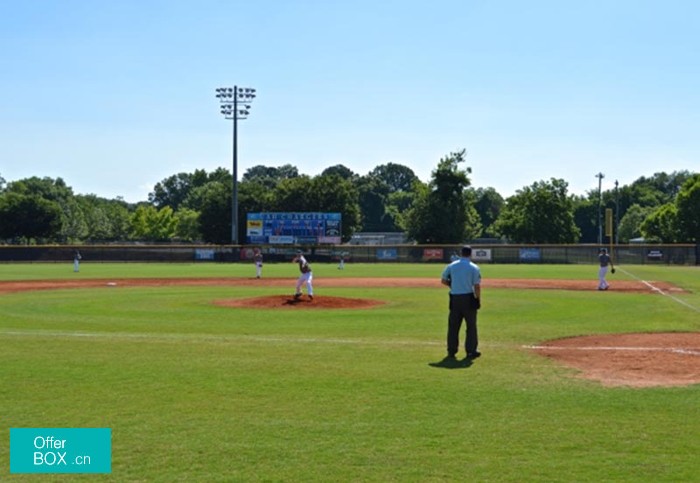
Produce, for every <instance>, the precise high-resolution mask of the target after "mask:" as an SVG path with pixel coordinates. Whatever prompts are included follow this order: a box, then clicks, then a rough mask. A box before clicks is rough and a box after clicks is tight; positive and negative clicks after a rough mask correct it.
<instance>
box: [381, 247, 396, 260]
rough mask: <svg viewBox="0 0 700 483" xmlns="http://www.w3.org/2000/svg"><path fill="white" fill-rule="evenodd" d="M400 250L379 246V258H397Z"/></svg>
mask: <svg viewBox="0 0 700 483" xmlns="http://www.w3.org/2000/svg"><path fill="white" fill-rule="evenodd" d="M398 258H399V251H398V250H397V249H396V248H378V249H377V260H397V259H398Z"/></svg>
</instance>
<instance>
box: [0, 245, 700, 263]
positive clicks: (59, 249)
mask: <svg viewBox="0 0 700 483" xmlns="http://www.w3.org/2000/svg"><path fill="white" fill-rule="evenodd" d="M253 248H254V247H253V246H234V245H39V246H25V245H21V246H20V245H4V246H0V263H11V262H25V263H27V262H29V263H39V262H47V263H56V262H67V261H72V260H73V256H74V253H75V250H79V252H80V254H81V256H82V259H83V261H85V262H220V263H226V262H250V261H252V256H253ZM259 248H260V249H261V250H262V252H263V254H264V257H265V261H266V262H276V261H279V262H282V261H289V260H290V259H291V258H292V257H293V256H294V254H295V253H296V251H297V250H299V249H302V250H303V251H304V253H305V255H306V257H307V258H308V259H309V260H310V261H316V262H338V261H339V260H340V259H341V257H342V258H343V259H344V260H345V261H346V262H349V263H352V262H363V263H379V262H387V263H391V262H393V263H431V262H435V263H446V262H449V261H450V260H451V259H452V258H453V257H455V256H457V254H458V253H459V250H460V245H334V246H328V245H324V246H304V247H297V246H289V245H281V246H276V245H269V246H267V245H266V246H261V247H259ZM472 248H473V258H474V260H475V261H478V262H479V263H551V264H555V263H559V264H594V263H596V262H597V259H598V250H599V248H600V246H599V245H595V244H585V245H506V244H494V245H482V244H475V245H472ZM613 260H614V262H615V263H619V264H623V265H624V264H643V265H645V264H666V265H698V264H700V244H675V245H655V244H630V245H618V246H615V247H614V249H613Z"/></svg>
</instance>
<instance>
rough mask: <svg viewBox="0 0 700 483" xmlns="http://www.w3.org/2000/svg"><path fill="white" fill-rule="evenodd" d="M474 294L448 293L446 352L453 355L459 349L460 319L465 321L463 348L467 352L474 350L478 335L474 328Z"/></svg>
mask: <svg viewBox="0 0 700 483" xmlns="http://www.w3.org/2000/svg"><path fill="white" fill-rule="evenodd" d="M473 300H474V294H466V295H452V294H450V315H449V317H448V319H447V353H448V354H450V355H454V354H456V353H457V352H458V349H459V329H460V328H461V327H462V319H464V320H466V321H467V335H466V340H465V341H464V348H465V349H466V351H467V354H471V353H473V352H476V348H477V346H478V345H479V337H478V335H477V330H476V313H477V311H476V309H475V308H473V306H474V304H473Z"/></svg>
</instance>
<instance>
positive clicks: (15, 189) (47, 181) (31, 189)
mask: <svg viewBox="0 0 700 483" xmlns="http://www.w3.org/2000/svg"><path fill="white" fill-rule="evenodd" d="M7 191H8V192H9V193H18V194H22V195H26V196H39V197H41V198H44V199H45V200H49V201H55V202H57V203H58V204H59V205H61V204H63V203H65V202H66V201H67V200H69V199H70V198H72V197H73V189H72V188H70V187H69V186H67V185H66V182H65V181H63V179H61V178H56V179H53V178H50V177H44V178H39V177H38V176H32V177H31V178H25V179H21V180H18V181H13V182H11V183H9V184H8V185H7Z"/></svg>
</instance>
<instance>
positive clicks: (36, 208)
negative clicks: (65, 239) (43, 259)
mask: <svg viewBox="0 0 700 483" xmlns="http://www.w3.org/2000/svg"><path fill="white" fill-rule="evenodd" d="M60 229H61V208H60V206H59V205H58V203H57V202H55V201H50V200H47V199H45V198H42V197H41V196H39V195H27V194H21V193H15V192H8V193H4V194H2V196H0V239H9V240H12V239H20V240H23V241H25V242H27V243H28V242H30V241H31V240H34V239H42V238H43V239H51V238H55V237H57V236H58V234H59V230H60Z"/></svg>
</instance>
